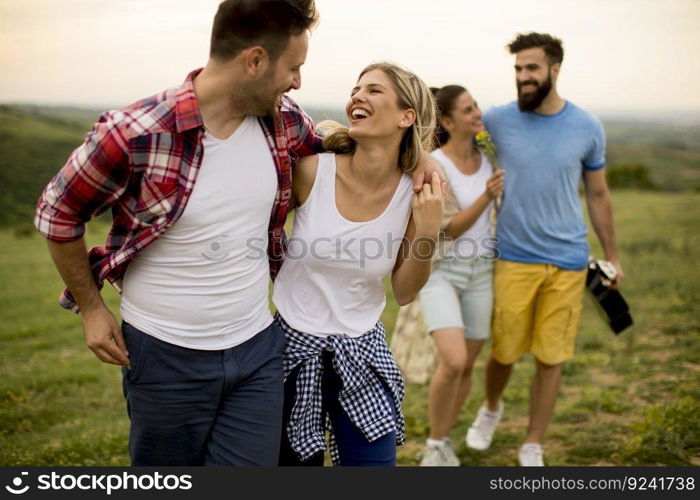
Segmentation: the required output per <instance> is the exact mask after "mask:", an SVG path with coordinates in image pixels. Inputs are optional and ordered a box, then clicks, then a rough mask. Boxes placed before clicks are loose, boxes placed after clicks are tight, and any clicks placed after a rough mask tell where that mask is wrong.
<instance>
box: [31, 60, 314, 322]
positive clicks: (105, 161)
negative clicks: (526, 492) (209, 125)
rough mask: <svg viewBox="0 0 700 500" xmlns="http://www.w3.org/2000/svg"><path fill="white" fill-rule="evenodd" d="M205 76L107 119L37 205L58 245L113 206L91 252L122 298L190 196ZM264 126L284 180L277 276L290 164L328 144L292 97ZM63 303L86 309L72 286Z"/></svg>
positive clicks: (198, 160)
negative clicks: (135, 262) (136, 261)
mask: <svg viewBox="0 0 700 500" xmlns="http://www.w3.org/2000/svg"><path fill="white" fill-rule="evenodd" d="M200 71H201V70H195V71H193V72H192V73H190V74H189V75H188V76H187V79H186V80H185V82H184V83H183V84H182V85H181V86H179V87H177V88H174V89H169V90H166V91H165V92H163V93H161V94H157V95H155V96H152V97H149V98H146V99H144V100H141V101H138V102H136V103H134V104H132V105H131V106H128V107H126V108H124V109H122V110H120V111H109V112H106V113H103V114H102V115H101V116H100V119H99V121H98V122H97V123H96V124H95V125H94V127H93V129H92V131H91V132H89V133H88V134H87V135H86V138H85V142H84V143H83V145H82V146H80V147H79V148H78V149H76V150H75V151H74V152H73V154H72V155H71V156H70V158H69V159H68V162H67V163H66V165H65V166H64V167H63V168H62V169H61V170H60V172H59V173H58V174H57V175H56V176H55V177H54V178H53V179H52V180H51V182H50V183H49V184H48V186H47V187H46V189H45V190H44V192H43V194H42V195H41V198H39V203H38V205H37V209H36V215H35V218H34V225H35V226H36V228H37V229H38V230H39V232H40V233H41V234H43V235H44V236H45V237H46V238H48V239H50V240H52V241H58V242H68V241H74V240H77V239H79V238H81V237H82V236H83V233H84V232H85V223H86V222H87V221H88V220H90V219H91V218H92V217H94V216H96V215H99V214H100V213H102V212H104V211H105V210H107V209H108V208H111V210H112V228H111V230H110V233H109V235H108V236H107V241H106V242H105V245H104V246H99V247H94V248H92V249H91V250H90V252H89V259H90V265H91V267H92V271H93V274H94V275H95V280H96V283H97V286H98V288H100V289H101V288H102V286H103V283H104V280H108V281H109V282H110V283H112V285H114V287H115V288H116V289H117V290H118V291H119V292H121V280H122V277H123V276H124V272H125V271H126V268H127V266H128V264H129V261H130V260H131V259H132V258H133V257H134V256H135V255H136V254H137V253H138V252H140V251H141V250H143V249H144V248H146V247H148V246H149V245H150V244H151V243H153V242H154V241H155V240H156V239H158V237H159V236H160V235H161V234H163V232H164V231H165V230H166V229H168V228H169V227H170V226H171V225H172V224H173V223H174V222H175V221H176V220H178V218H179V217H180V215H182V212H183V211H184V209H185V205H186V204H187V201H188V200H189V198H190V195H191V194H192V189H193V187H194V184H195V182H196V180H197V173H198V172H199V168H200V166H201V164H202V152H203V146H202V138H203V136H204V126H203V122H202V116H201V115H200V113H199V108H198V107H197V100H196V98H195V93H194V87H193V84H192V81H193V79H194V77H195V76H196V75H197V74H198V73H199V72H200ZM260 121H261V124H262V128H263V130H264V132H265V137H266V139H267V142H268V145H269V147H270V152H271V153H272V158H273V160H274V164H275V168H276V170H277V181H278V185H277V196H276V197H275V201H274V203H273V205H272V214H271V216H270V225H269V229H268V237H269V246H268V256H269V259H270V274H271V276H272V278H273V279H274V277H275V275H276V274H277V271H278V269H279V266H280V265H281V264H282V248H283V245H284V242H285V239H286V236H285V234H284V222H285V220H286V218H287V210H288V206H289V199H290V196H291V187H292V165H293V163H294V162H295V161H296V160H297V159H298V158H300V157H302V156H306V155H309V154H314V153H318V152H320V151H321V140H320V138H319V137H318V136H317V135H316V134H315V133H314V126H313V122H312V121H311V118H309V116H308V115H306V114H305V113H304V111H303V110H302V109H301V108H300V107H299V106H297V104H296V103H295V102H294V101H292V100H291V99H289V98H288V97H286V96H285V97H284V98H283V100H282V105H281V108H280V113H279V114H278V115H277V116H275V117H264V118H260ZM254 175H255V172H254V171H251V178H253V177H254ZM242 180H243V179H242ZM59 302H60V304H61V306H63V307H65V308H66V309H71V310H73V311H74V312H78V306H77V304H76V303H75V300H74V298H73V296H72V295H71V293H70V291H69V290H68V289H65V290H64V291H63V293H62V294H61V298H60V301H59Z"/></svg>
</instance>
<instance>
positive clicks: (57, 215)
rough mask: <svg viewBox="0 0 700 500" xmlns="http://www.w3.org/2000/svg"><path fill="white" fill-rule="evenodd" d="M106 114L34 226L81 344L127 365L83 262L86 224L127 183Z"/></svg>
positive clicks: (47, 194) (118, 136)
mask: <svg viewBox="0 0 700 500" xmlns="http://www.w3.org/2000/svg"><path fill="white" fill-rule="evenodd" d="M118 124H119V122H118V120H114V119H113V118H112V117H111V115H110V114H108V113H105V114H103V115H102V116H101V117H100V121H99V122H98V123H97V124H95V126H94V127H93V130H92V131H91V132H90V133H89V134H88V135H87V136H86V139H85V142H84V143H83V144H82V145H81V146H80V147H79V148H78V149H76V150H75V151H74V152H73V154H72V155H71V157H70V158H69V159H68V162H67V163H66V165H65V166H64V167H63V168H62V169H61V170H60V172H59V173H58V174H57V175H56V176H55V177H54V178H53V179H52V180H51V182H50V183H49V184H48V186H47V187H46V189H44V192H43V193H42V195H41V198H40V199H39V203H38V205H37V210H36V215H35V218H34V225H35V226H36V228H37V229H38V230H39V232H40V233H41V234H42V235H43V236H44V237H45V238H46V239H47V240H48V245H49V252H50V253H51V257H52V258H53V260H54V263H55V264H56V267H57V269H58V271H59V274H60V275H61V277H62V278H63V281H64V282H65V284H66V286H67V287H68V288H69V289H70V292H71V295H73V297H74V298H75V300H76V303H77V305H78V307H79V308H80V312H81V316H82V321H83V329H84V331H85V339H86V342H87V344H88V347H90V349H92V351H93V352H94V353H95V355H96V356H97V357H98V358H99V359H100V360H102V361H104V362H106V363H112V364H118V365H127V366H128V365H129V359H128V357H127V355H126V354H125V353H126V346H125V343H124V338H123V336H122V332H121V329H120V328H119V325H118V324H117V322H116V319H115V318H114V316H113V315H112V313H111V312H110V311H109V309H107V307H106V306H105V304H104V303H103V302H102V297H101V296H100V293H99V290H98V288H97V285H96V284H95V278H94V277H93V274H92V271H91V269H90V264H89V260H88V254H87V250H86V247H85V241H84V239H83V234H84V232H85V223H86V222H87V221H89V220H90V218H91V217H93V216H95V215H97V214H99V213H101V212H103V211H104V210H106V209H107V208H108V207H110V206H111V205H113V204H114V203H116V201H117V200H118V199H119V198H120V197H121V196H122V195H123V193H124V191H125V190H126V185H127V184H128V180H129V170H128V165H126V164H125V162H126V160H125V142H126V139H125V138H124V136H123V135H122V131H121V130H120V129H119V125H118Z"/></svg>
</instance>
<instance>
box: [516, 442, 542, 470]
mask: <svg viewBox="0 0 700 500" xmlns="http://www.w3.org/2000/svg"><path fill="white" fill-rule="evenodd" d="M542 456H543V454H542V446H540V445H539V444H538V443H525V444H524V445H522V446H521V447H520V452H519V453H518V462H519V463H520V465H521V466H522V467H544V461H543V460H542Z"/></svg>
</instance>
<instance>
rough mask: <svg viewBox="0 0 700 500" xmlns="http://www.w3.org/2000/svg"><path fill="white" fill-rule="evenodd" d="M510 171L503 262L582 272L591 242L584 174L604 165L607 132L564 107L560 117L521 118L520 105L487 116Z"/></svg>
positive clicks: (499, 232) (499, 230)
mask: <svg viewBox="0 0 700 500" xmlns="http://www.w3.org/2000/svg"><path fill="white" fill-rule="evenodd" d="M484 124H485V125H486V129H487V130H488V131H489V132H490V134H491V136H492V137H493V141H494V143H495V145H496V155H497V158H498V163H499V166H500V168H503V169H505V170H506V176H505V179H506V181H505V190H504V194H503V205H502V206H501V211H500V213H499V215H498V224H497V226H496V237H497V238H498V239H499V243H498V249H499V251H500V255H501V258H502V259H505V260H510V261H514V262H526V263H546V264H554V265H555V266H557V267H560V268H562V269H568V270H579V269H583V268H585V267H586V264H587V262H588V242H587V240H586V234H587V229H586V224H585V223H584V221H583V209H582V207H581V201H580V200H579V197H578V186H579V184H580V182H581V175H582V173H583V170H584V169H585V170H598V169H601V168H603V167H604V166H605V132H604V131H603V125H602V124H601V123H600V120H598V119H597V118H596V117H594V116H593V115H592V114H590V113H588V112H587V111H584V110H583V109H581V108H579V107H578V106H576V105H574V104H572V103H570V102H568V101H567V102H566V103H565V105H564V108H563V109H562V110H561V111H560V112H559V113H557V114H555V115H542V114H539V113H533V112H527V113H526V112H521V111H520V109H518V104H517V102H511V103H509V104H506V105H504V106H498V107H495V108H492V109H490V110H489V111H488V112H487V113H486V114H485V115H484Z"/></svg>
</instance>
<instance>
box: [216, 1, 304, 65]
mask: <svg viewBox="0 0 700 500" xmlns="http://www.w3.org/2000/svg"><path fill="white" fill-rule="evenodd" d="M317 22H318V12H317V11H316V5H315V4H314V0H225V1H223V2H221V4H219V10H218V11H217V12H216V16H214V25H213V27H212V31H211V45H210V48H209V56H210V57H212V58H213V59H216V60H217V61H220V62H223V61H228V60H230V59H232V58H234V57H235V56H236V55H238V53H240V52H241V51H242V50H245V49H247V48H248V47H252V46H254V45H259V46H261V47H262V48H263V49H265V50H266V51H267V53H268V55H269V56H270V60H271V61H273V62H274V61H276V60H277V58H278V57H279V56H280V55H281V54H282V52H284V50H285V49H286V48H287V44H288V43H289V38H290V37H291V36H296V35H300V34H302V33H304V32H305V31H306V30H309V29H311V28H313V27H314V25H315V24H316V23H317Z"/></svg>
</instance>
